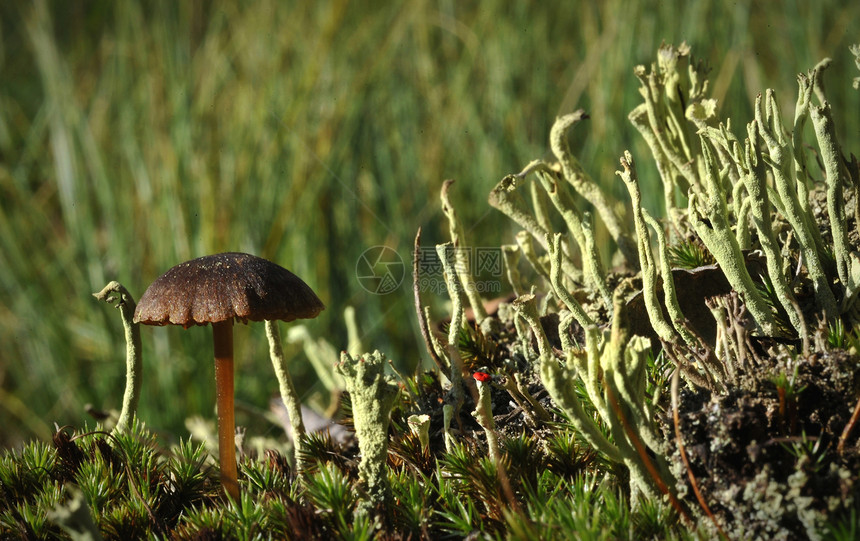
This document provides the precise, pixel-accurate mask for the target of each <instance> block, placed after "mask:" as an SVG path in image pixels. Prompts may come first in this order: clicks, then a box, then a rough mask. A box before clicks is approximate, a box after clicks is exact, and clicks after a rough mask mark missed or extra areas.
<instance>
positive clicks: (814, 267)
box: [753, 90, 838, 318]
mask: <svg viewBox="0 0 860 541" xmlns="http://www.w3.org/2000/svg"><path fill="white" fill-rule="evenodd" d="M766 101H767V108H766V110H765V105H764V104H763V103H762V99H761V96H759V97H758V98H757V99H756V104H755V119H756V123H757V124H758V128H759V134H760V135H761V137H762V139H764V142H765V144H766V145H767V148H768V152H769V157H768V158H767V159H765V161H766V162H767V163H768V165H769V166H770V169H771V172H772V173H773V178H774V183H775V184H776V190H777V192H778V193H779V198H780V200H781V201H782V205H783V207H784V209H785V218H786V220H788V223H789V224H791V227H792V228H793V229H794V232H795V234H796V235H797V240H798V242H799V243H800V247H801V251H802V253H803V259H804V262H805V263H806V268H807V270H808V272H809V279H810V280H812V284H813V288H814V289H815V300H816V302H817V304H818V306H819V308H820V309H822V310H824V314H825V316H826V317H828V318H831V317H836V315H837V314H838V310H837V307H836V297H835V296H834V295H833V291H832V290H831V289H830V284H829V280H828V278H827V274H826V273H825V272H824V266H823V265H822V263H821V257H820V255H819V250H818V245H817V243H816V240H815V236H814V235H813V233H812V230H813V226H812V225H811V224H812V223H814V219H813V218H812V217H811V216H810V215H809V214H808V213H806V212H804V210H803V207H802V206H801V204H800V200H799V199H798V195H797V184H796V183H795V182H792V181H791V179H790V178H789V175H788V170H789V167H790V166H791V164H789V162H788V159H789V157H788V156H787V155H786V150H787V147H788V142H787V141H786V140H785V136H784V128H783V126H782V120H781V119H780V116H779V108H778V107H777V105H776V100H775V99H774V95H773V91H772V90H768V91H767V93H766ZM763 158H764V156H763ZM753 317H755V315H754V316H753Z"/></svg>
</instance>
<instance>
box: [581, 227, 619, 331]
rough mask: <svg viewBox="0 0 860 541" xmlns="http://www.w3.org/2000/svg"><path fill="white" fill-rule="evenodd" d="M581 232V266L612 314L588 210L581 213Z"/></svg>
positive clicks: (609, 292) (604, 273) (607, 287)
mask: <svg viewBox="0 0 860 541" xmlns="http://www.w3.org/2000/svg"><path fill="white" fill-rule="evenodd" d="M582 233H583V235H585V252H584V253H583V254H582V266H583V268H584V269H587V270H588V276H591V280H592V284H591V285H592V287H594V289H596V290H597V292H598V293H600V297H601V298H602V299H603V303H604V305H605V306H606V310H608V311H609V313H610V314H612V292H611V291H610V290H609V285H608V283H607V280H606V271H605V270H604V269H603V262H602V261H601V260H600V252H599V251H598V249H597V241H596V239H595V238H594V224H593V222H592V219H591V213H590V212H584V213H583V214H582Z"/></svg>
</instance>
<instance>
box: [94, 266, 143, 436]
mask: <svg viewBox="0 0 860 541" xmlns="http://www.w3.org/2000/svg"><path fill="white" fill-rule="evenodd" d="M93 297H95V298H97V299H98V300H100V301H104V302H106V303H108V304H113V303H116V305H115V307H116V308H118V309H119V312H120V315H121V316H122V326H123V329H124V330H125V393H123V397H122V410H120V414H119V419H118V420H117V423H116V426H115V427H114V429H113V431H114V433H117V432H124V431H126V430H128V428H129V427H130V426H131V422H132V420H133V419H134V416H135V415H137V404H138V402H139V401H140V386H141V382H142V378H143V355H142V348H141V344H140V325H139V324H137V323H135V322H134V310H135V308H136V307H137V305H136V304H135V302H134V298H133V297H132V296H131V294H130V293H129V292H128V290H127V289H126V288H125V287H124V286H123V285H122V284H120V283H119V282H117V281H112V282H110V283H109V284H108V285H106V286H105V287H104V288H103V289H102V290H101V291H99V292H98V293H93Z"/></svg>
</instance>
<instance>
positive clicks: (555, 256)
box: [549, 233, 594, 337]
mask: <svg viewBox="0 0 860 541" xmlns="http://www.w3.org/2000/svg"><path fill="white" fill-rule="evenodd" d="M549 247H550V249H549V261H550V284H551V285H552V289H553V291H554V292H555V295H556V297H558V298H559V299H561V302H563V303H564V305H565V306H566V307H567V309H568V310H570V313H571V315H572V317H573V318H574V319H576V321H577V323H579V325H580V326H581V327H582V328H585V327H588V326H589V325H594V321H593V320H592V319H591V317H589V315H588V314H587V313H585V310H584V309H583V308H582V305H581V304H579V302H578V301H577V300H576V299H574V298H573V295H571V294H570V292H569V291H568V290H567V288H566V287H565V285H564V279H563V276H562V269H561V257H562V254H561V233H556V234H555V235H553V238H552V240H551V241H550V242H549ZM568 331H569V326H568V324H567V322H565V324H564V326H562V324H561V322H560V323H559V336H563V337H566V336H567V334H568Z"/></svg>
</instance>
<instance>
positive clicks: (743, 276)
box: [689, 137, 776, 336]
mask: <svg viewBox="0 0 860 541" xmlns="http://www.w3.org/2000/svg"><path fill="white" fill-rule="evenodd" d="M700 140H701V144H702V156H703V158H704V162H705V164H704V166H705V181H706V182H705V186H706V191H707V198H706V199H704V200H703V201H701V202H700V201H699V198H698V197H697V196H696V195H695V194H693V193H691V194H690V203H689V206H690V212H689V216H690V222H692V224H693V227H694V229H695V230H696V233H698V235H699V237H700V238H701V239H702V241H703V242H704V243H705V246H707V247H708V250H709V251H710V252H711V254H713V256H714V258H715V259H716V260H717V263H719V264H720V268H721V269H722V271H723V273H724V274H725V275H726V279H728V281H729V283H730V284H731V285H732V287H733V288H734V289H735V290H736V291H738V292H739V293H740V294H741V296H742V297H743V299H744V302H745V303H746V306H747V309H748V310H749V312H750V314H751V315H752V317H753V319H755V321H756V323H758V325H759V326H760V327H761V329H762V331H763V332H764V333H765V334H766V335H768V336H774V335H775V333H776V321H775V320H774V317H773V313H771V311H770V306H768V304H767V303H766V302H765V300H764V298H762V296H761V294H760V293H759V291H758V289H757V288H756V286H755V284H754V283H753V281H752V278H751V277H750V274H749V271H748V270H747V267H746V263H745V260H744V256H743V254H742V253H741V249H740V246H739V245H738V241H737V238H735V235H734V233H733V232H732V229H731V226H730V225H729V220H728V208H727V206H726V199H725V192H724V191H723V188H722V185H721V184H720V181H719V173H718V172H717V163H716V158H715V157H714V154H713V151H712V150H711V144H710V143H709V142H708V140H707V139H705V138H704V137H700Z"/></svg>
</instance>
